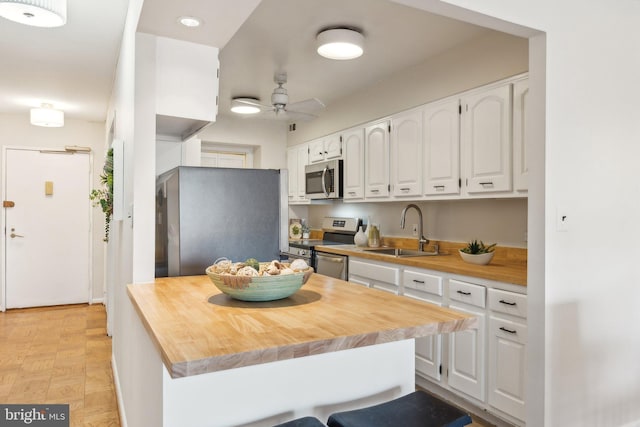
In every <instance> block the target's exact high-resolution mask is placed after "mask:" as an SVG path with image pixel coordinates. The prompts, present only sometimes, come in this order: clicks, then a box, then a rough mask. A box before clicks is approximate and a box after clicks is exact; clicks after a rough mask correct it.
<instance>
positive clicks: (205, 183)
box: [156, 166, 289, 277]
mask: <svg viewBox="0 0 640 427" xmlns="http://www.w3.org/2000/svg"><path fill="white" fill-rule="evenodd" d="M287 223H288V209H287V171H286V170H273V169H230V168H208V167H187V166H180V167H177V168H174V169H172V170H170V171H168V172H165V173H164V174H162V175H160V176H159V177H158V180H157V185H156V277H163V276H188V275H199V274H205V273H204V270H205V268H206V267H207V266H209V265H211V264H213V262H214V261H215V260H216V259H218V258H220V257H226V258H229V259H231V260H232V261H244V260H245V259H247V258H256V259H257V260H259V261H271V260H274V259H279V255H280V252H286V251H287V249H288V247H289V240H288V227H287Z"/></svg>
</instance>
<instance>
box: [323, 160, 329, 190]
mask: <svg viewBox="0 0 640 427" xmlns="http://www.w3.org/2000/svg"><path fill="white" fill-rule="evenodd" d="M328 171H329V166H325V167H324V169H323V170H322V192H323V193H324V195H325V197H329V192H328V191H327V186H326V185H324V178H325V176H326V175H327V172H328Z"/></svg>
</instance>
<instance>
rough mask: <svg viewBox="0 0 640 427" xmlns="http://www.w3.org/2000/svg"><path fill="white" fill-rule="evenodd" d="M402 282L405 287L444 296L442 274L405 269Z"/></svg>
mask: <svg viewBox="0 0 640 427" xmlns="http://www.w3.org/2000/svg"><path fill="white" fill-rule="evenodd" d="M402 284H403V285H404V288H405V289H415V290H418V291H422V292H427V293H430V294H434V295H438V296H442V277H440V276H434V275H431V274H426V273H418V272H417V271H411V270H405V271H404V273H403V274H402Z"/></svg>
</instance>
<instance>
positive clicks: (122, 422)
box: [111, 353, 128, 427]
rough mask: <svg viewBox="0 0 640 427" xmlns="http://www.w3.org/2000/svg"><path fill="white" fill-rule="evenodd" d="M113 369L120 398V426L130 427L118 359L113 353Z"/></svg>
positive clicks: (117, 395) (114, 381)
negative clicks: (121, 386)
mask: <svg viewBox="0 0 640 427" xmlns="http://www.w3.org/2000/svg"><path fill="white" fill-rule="evenodd" d="M111 369H112V370H113V384H114V385H115V387H116V398H117V399H118V412H119V413H120V426H121V427H128V424H127V415H126V414H125V411H124V400H123V398H122V389H121V388H120V377H119V376H118V366H117V365H116V359H115V357H114V356H113V353H111Z"/></svg>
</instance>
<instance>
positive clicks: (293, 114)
mask: <svg viewBox="0 0 640 427" xmlns="http://www.w3.org/2000/svg"><path fill="white" fill-rule="evenodd" d="M286 113H287V114H286V115H287V119H288V120H291V121H294V120H298V121H308V120H313V119H315V118H317V117H318V116H316V115H315V114H311V113H306V112H303V111H293V110H289V109H287V111H286Z"/></svg>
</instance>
